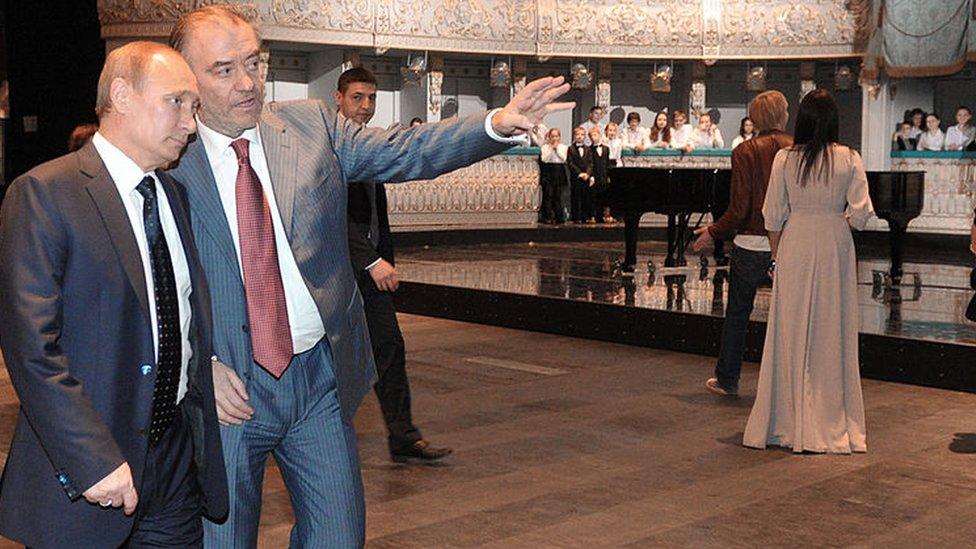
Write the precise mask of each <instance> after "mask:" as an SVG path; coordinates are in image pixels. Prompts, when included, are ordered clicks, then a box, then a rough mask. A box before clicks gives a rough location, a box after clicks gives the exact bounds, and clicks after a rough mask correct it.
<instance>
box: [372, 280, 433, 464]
mask: <svg viewBox="0 0 976 549" xmlns="http://www.w3.org/2000/svg"><path fill="white" fill-rule="evenodd" d="M359 291H360V292H362V294H363V308H364V309H365V311H366V325H367V326H368V327H369V338H370V339H371V340H372V342H373V358H374V360H375V361H376V374H377V380H376V385H375V386H374V387H373V390H374V391H375V392H376V397H377V398H378V399H379V401H380V410H382V412H383V420H384V421H385V422H386V430H387V434H388V438H387V442H388V443H389V446H390V450H394V449H398V448H405V447H408V446H410V445H412V444H413V443H415V442H417V441H418V440H420V439H421V438H422V437H421V435H420V430H419V429H417V427H416V426H415V425H414V424H413V417H412V414H411V412H410V383H409V382H408V380H407V360H406V351H405V348H404V344H403V334H402V333H401V332H400V323H399V322H397V317H396V308H395V307H394V306H393V294H391V293H390V292H382V291H380V290H379V288H377V287H376V283H374V282H373V279H372V278H371V277H370V276H369V273H362V275H361V276H360V277H359Z"/></svg>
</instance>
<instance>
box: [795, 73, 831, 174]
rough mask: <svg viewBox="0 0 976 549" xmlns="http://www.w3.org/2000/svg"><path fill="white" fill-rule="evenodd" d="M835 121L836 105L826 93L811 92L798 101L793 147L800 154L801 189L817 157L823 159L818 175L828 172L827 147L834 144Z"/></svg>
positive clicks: (827, 92) (819, 91)
mask: <svg viewBox="0 0 976 549" xmlns="http://www.w3.org/2000/svg"><path fill="white" fill-rule="evenodd" d="M838 119H839V117H838V114H837V102H836V101H834V96H833V95H831V94H830V92H829V91H827V90H823V89H818V90H813V91H812V92H810V93H808V94H807V95H806V97H804V98H803V101H800V112H799V113H797V116H796V135H795V136H794V137H793V148H794V150H796V151H798V152H799V153H800V155H801V158H800V185H801V186H803V185H806V182H807V181H808V180H809V178H810V175H811V174H812V172H813V167H814V166H815V165H816V163H817V160H819V159H820V158H821V157H823V164H822V165H821V173H823V172H824V171H826V172H827V173H829V172H830V161H831V158H830V147H831V145H833V144H834V143H837V126H838ZM817 175H818V176H819V175H820V174H817Z"/></svg>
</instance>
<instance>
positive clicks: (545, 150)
mask: <svg viewBox="0 0 976 549" xmlns="http://www.w3.org/2000/svg"><path fill="white" fill-rule="evenodd" d="M568 154H569V147H567V146H566V145H564V144H562V143H558V144H557V145H556V146H555V147H553V146H552V145H550V144H549V143H543V144H542V146H541V147H539V157H540V158H541V159H542V162H543V163H545V164H565V163H566V156H567V155H568Z"/></svg>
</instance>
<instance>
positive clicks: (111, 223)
mask: <svg viewBox="0 0 976 549" xmlns="http://www.w3.org/2000/svg"><path fill="white" fill-rule="evenodd" d="M78 156H79V159H80V162H81V168H80V169H81V172H82V173H83V174H84V175H86V176H88V177H90V178H91V181H90V182H89V183H88V184H87V185H85V190H87V191H88V194H89V195H90V196H91V198H92V201H93V202H94V203H95V208H97V209H98V213H99V215H100V216H101V218H102V223H104V224H105V229H106V230H107V231H108V234H109V237H110V238H111V240H112V246H113V247H114V248H115V253H116V255H117V256H118V258H119V262H120V263H122V269H123V270H124V271H125V275H126V278H128V279H129V284H130V285H131V286H132V290H133V291H134V292H135V293H136V298H138V300H139V306H140V308H141V309H142V312H143V314H144V315H146V320H149V298H148V296H147V295H146V275H145V271H144V270H143V265H142V253H141V252H140V251H139V244H138V243H136V236H135V233H133V232H132V224H131V223H130V222H129V215H128V214H127V213H126V211H125V204H123V203H122V197H121V196H119V190H118V188H117V187H116V186H115V182H114V181H112V176H110V175H109V173H108V170H107V169H106V168H105V164H104V163H103V162H102V159H101V157H99V156H98V152H97V151H96V150H95V146H94V145H92V144H91V143H89V144H88V145H85V146H84V147H82V149H81V150H80V151H78Z"/></svg>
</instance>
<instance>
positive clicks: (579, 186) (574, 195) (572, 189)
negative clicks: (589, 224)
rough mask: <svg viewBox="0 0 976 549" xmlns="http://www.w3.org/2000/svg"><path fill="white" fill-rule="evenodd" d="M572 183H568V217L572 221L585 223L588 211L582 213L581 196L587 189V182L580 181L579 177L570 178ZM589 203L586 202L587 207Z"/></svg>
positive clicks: (582, 199)
mask: <svg viewBox="0 0 976 549" xmlns="http://www.w3.org/2000/svg"><path fill="white" fill-rule="evenodd" d="M571 179H572V181H570V182H569V202H570V206H569V217H570V219H572V220H573V221H575V222H577V223H579V222H581V221H586V218H587V217H589V215H586V214H588V213H589V212H588V211H584V203H583V201H584V198H583V195H584V194H585V193H586V192H587V189H588V188H589V187H588V185H589V182H588V181H584V180H582V179H580V178H579V177H572V178H571ZM588 204H589V202H587V205H588Z"/></svg>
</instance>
